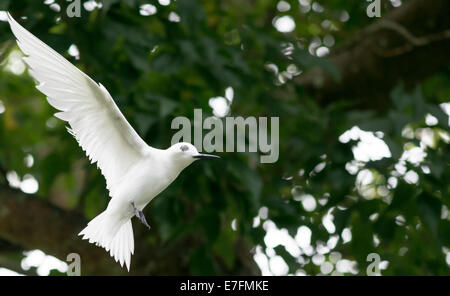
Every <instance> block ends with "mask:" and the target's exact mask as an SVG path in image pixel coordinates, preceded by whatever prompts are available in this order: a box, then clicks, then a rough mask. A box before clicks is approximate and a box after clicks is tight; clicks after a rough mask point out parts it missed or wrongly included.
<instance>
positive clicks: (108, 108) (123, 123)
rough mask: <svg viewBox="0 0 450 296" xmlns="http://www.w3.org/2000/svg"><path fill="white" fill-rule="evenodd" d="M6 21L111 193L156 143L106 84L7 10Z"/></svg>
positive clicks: (43, 89)
mask: <svg viewBox="0 0 450 296" xmlns="http://www.w3.org/2000/svg"><path fill="white" fill-rule="evenodd" d="M8 21H9V24H10V26H11V30H12V31H13V33H14V35H15V36H16V38H17V43H18V45H19V47H20V49H21V50H22V51H23V53H24V54H25V55H27V57H24V60H25V62H26V63H27V64H28V65H29V67H30V69H29V73H30V74H31V76H33V77H34V78H35V79H36V80H37V81H38V82H39V85H37V86H36V87H37V89H38V90H39V91H41V92H42V93H43V94H45V95H46V96H47V100H48V102H49V103H50V104H51V105H52V106H53V107H55V108H56V109H58V110H60V111H61V112H59V113H56V114H55V116H56V117H58V118H60V119H62V120H65V121H67V122H68V123H69V125H70V127H71V129H69V132H71V134H72V135H73V136H74V137H75V139H76V140H77V141H78V143H79V145H80V146H81V148H82V149H83V150H84V151H85V152H86V154H87V156H88V157H89V159H90V160H91V162H92V163H95V162H97V166H98V167H99V168H100V170H101V172H102V174H103V175H104V176H105V179H106V184H107V187H108V189H109V190H110V193H111V195H112V196H113V194H112V193H113V190H114V186H115V185H116V184H118V183H119V182H120V178H121V177H122V176H123V175H124V173H125V172H127V170H128V169H129V168H130V167H131V166H133V165H134V164H135V163H136V162H137V161H138V160H139V159H140V158H141V157H142V156H144V155H148V154H149V153H151V151H152V150H154V149H153V148H151V147H150V146H148V145H147V144H146V143H145V142H144V141H143V140H142V139H141V138H140V137H139V135H138V134H137V133H136V131H135V130H134V129H133V128H132V127H131V125H130V124H129V123H128V122H127V120H126V119H125V117H124V116H123V115H122V113H121V112H120V110H119V108H118V107H117V105H116V104H115V102H114V100H113V99H112V97H111V95H110V94H109V93H108V91H107V90H106V88H105V87H103V85H101V84H97V83H95V82H94V81H93V80H92V79H91V78H90V77H89V76H87V75H86V74H85V73H83V72H82V71H81V70H79V69H78V68H77V67H75V66H74V65H72V64H71V63H70V62H69V61H67V60H66V59H65V58H64V57H62V56H61V55H60V54H58V53H57V52H56V51H54V50H53V49H52V48H50V47H49V46H48V45H46V44H45V43H44V42H42V41H41V40H39V39H38V38H37V37H35V36H34V35H33V34H31V33H30V32H28V31H27V30H26V29H25V28H23V27H22V26H21V25H20V24H19V23H17V22H16V21H15V20H14V19H13V18H12V16H11V15H10V14H9V13H8Z"/></svg>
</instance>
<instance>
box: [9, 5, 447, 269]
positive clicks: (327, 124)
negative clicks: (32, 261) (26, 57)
mask: <svg viewBox="0 0 450 296" xmlns="http://www.w3.org/2000/svg"><path fill="white" fill-rule="evenodd" d="M50 2H51V1H50ZM57 3H59V5H62V8H61V11H55V6H53V9H52V6H50V5H48V4H45V3H44V2H43V1H25V0H15V1H2V3H1V4H0V9H2V10H9V11H10V12H11V13H12V14H13V15H14V16H15V17H16V18H17V17H20V16H27V20H26V21H21V22H22V23H23V24H24V25H25V26H26V27H27V29H29V30H30V31H31V32H33V33H34V34H35V35H36V36H38V37H39V38H41V39H42V40H43V41H44V42H46V43H47V44H49V45H50V46H51V47H53V48H54V49H55V50H57V51H58V52H60V53H62V54H64V55H65V57H66V58H68V59H69V60H70V61H71V62H73V63H74V64H75V65H76V66H78V67H79V68H80V69H82V70H83V71H85V72H86V73H87V74H88V75H90V76H91V77H92V78H93V79H94V80H96V81H99V82H101V83H102V84H103V85H105V87H106V88H107V89H108V90H109V91H110V93H111V95H112V96H113V97H114V99H115V100H116V102H117V104H118V106H119V108H120V109H121V110H122V112H123V113H124V115H125V117H126V118H127V119H128V120H129V121H130V123H131V124H132V126H133V127H135V128H136V130H137V132H138V133H139V134H140V135H141V136H142V137H143V138H144V139H145V140H146V141H147V142H148V143H149V144H150V145H152V146H155V147H158V148H166V147H167V146H168V145H169V143H170V140H171V136H172V135H173V133H174V132H175V131H170V132H168V127H169V126H170V123H171V120H172V119H173V118H174V117H176V116H188V117H190V118H193V109H194V108H202V109H203V113H204V116H208V115H212V111H213V110H212V109H211V107H210V106H209V100H210V98H212V97H217V96H224V94H225V89H227V88H229V87H231V88H232V89H233V91H234V97H233V101H232V103H231V104H230V116H244V117H247V116H256V117H259V116H269V117H272V116H276V117H279V118H280V140H279V142H280V158H279V160H278V162H276V163H274V164H260V163H259V156H258V155H257V154H256V153H223V154H222V158H223V161H217V162H216V161H214V162H203V163H196V164H195V165H193V166H191V167H189V168H188V170H187V171H186V173H184V174H181V175H180V177H179V178H178V179H177V180H176V181H175V182H174V184H172V185H171V186H170V187H169V188H168V189H167V190H165V191H164V192H163V193H162V194H160V196H158V197H157V198H156V199H155V200H154V201H152V203H151V205H150V206H149V207H148V208H147V209H146V214H147V216H148V217H149V218H150V220H151V222H150V224H151V225H152V226H153V230H152V231H151V232H149V233H147V234H145V236H146V240H145V241H146V243H147V244H149V245H153V246H158V247H159V248H161V249H162V250H164V249H169V248H170V247H171V246H172V245H174V244H176V243H177V242H180V241H183V242H184V241H188V242H192V244H189V245H186V246H185V249H186V250H185V254H184V256H185V260H183V261H182V262H180V263H179V264H180V269H181V270H186V271H187V272H189V273H190V274H195V275H198V274H212V275H214V274H224V273H227V274H240V273H241V272H240V270H241V268H242V264H241V263H240V260H242V259H240V256H242V252H244V253H245V256H247V257H248V258H249V260H250V261H251V260H252V256H253V254H254V252H256V253H257V256H256V257H258V258H260V259H261V258H270V261H272V259H273V258H274V257H275V256H281V257H282V258H283V259H284V261H285V262H286V263H287V266H288V272H289V273H291V274H295V273H307V274H319V273H328V272H324V270H323V268H322V269H321V266H322V265H323V262H331V263H333V266H334V268H335V270H336V271H335V272H336V273H337V274H341V273H342V274H348V273H352V272H353V273H357V274H365V270H366V267H367V266H368V264H369V263H370V262H368V261H367V255H368V254H369V253H378V254H379V255H380V257H381V258H382V260H386V261H388V262H389V264H388V265H387V267H386V268H385V269H383V270H382V274H385V275H406V274H407V275H420V274H429V275H436V274H447V275H448V274H449V259H448V258H449V257H450V255H448V251H449V249H450V236H449V233H450V215H449V214H448V209H449V207H450V196H449V191H450V186H449V184H450V182H449V180H450V169H449V163H450V156H449V155H450V154H449V151H448V150H449V146H448V143H449V132H450V131H449V119H448V114H446V113H445V112H444V111H443V109H442V108H441V106H440V104H443V103H446V102H447V101H448V100H449V95H450V88H449V86H450V78H449V76H448V70H449V69H448V67H447V68H446V70H445V69H444V71H443V72H442V73H436V74H435V75H433V76H431V77H430V78H429V79H428V80H426V81H424V82H423V83H422V84H421V85H418V86H417V87H416V88H413V89H410V88H408V89H405V88H404V87H403V86H401V85H399V86H398V87H397V88H396V89H395V90H393V91H392V93H391V102H392V103H391V104H390V105H389V106H388V108H387V109H385V110H383V111H378V110H354V108H353V107H352V98H350V97H348V98H344V99H340V100H332V103H330V104H327V105H320V103H318V102H317V101H316V99H315V97H314V96H312V95H310V94H307V93H305V92H304V91H303V89H302V88H300V87H298V86H296V85H295V84H294V83H293V81H292V78H293V77H295V76H297V75H302V74H301V73H302V72H304V71H306V70H308V69H309V68H311V67H315V66H318V67H322V68H324V69H325V70H326V71H327V72H329V73H330V74H331V75H332V76H333V77H334V78H335V79H336V80H337V81H338V80H339V72H337V69H336V68H335V67H334V65H333V64H332V63H330V62H329V61H328V60H327V59H326V58H324V57H317V56H316V54H315V53H316V51H315V50H314V48H313V49H311V44H312V43H314V42H316V41H317V38H319V41H320V40H322V41H324V40H333V42H331V41H330V43H329V44H328V45H327V46H325V45H323V44H322V45H321V46H325V47H329V48H330V47H338V48H339V47H340V46H343V44H344V41H345V39H346V38H348V37H349V36H351V35H352V34H353V33H354V32H355V31H356V30H357V29H360V28H362V27H364V26H365V25H367V24H368V23H369V22H370V19H368V18H367V17H366V15H365V2H364V1H351V3H349V1H341V0H334V1H327V2H326V3H325V2H324V3H320V4H319V3H318V2H315V4H312V6H311V3H310V1H286V2H285V3H289V5H290V9H289V10H288V11H286V12H280V11H278V10H277V8H276V7H277V3H278V2H277V1H268V0H257V1H235V0H227V1H200V0H178V1H171V2H170V4H169V5H161V4H159V3H158V2H156V1H152V5H154V7H155V8H156V9H157V11H156V13H155V14H152V15H145V14H146V13H145V12H142V10H143V6H142V5H145V4H148V3H147V1H138V0H127V1H114V0H108V1H106V0H105V1H103V7H102V8H96V9H93V10H91V11H87V10H86V9H82V15H81V17H80V18H68V17H66V15H65V14H64V11H65V8H64V7H65V6H66V5H67V3H65V1H57ZM302 3H303V4H302ZM305 3H306V4H305ZM356 3H357V4H356ZM314 5H320V9H319V8H317V7H316V9H312V8H314ZM308 7H309V9H307V8H308ZM384 9H385V10H389V9H392V8H391V7H386V8H384ZM56 10H57V9H56ZM344 12H345V13H344ZM174 13H175V14H176V16H178V17H179V22H178V21H174ZM346 14H347V15H350V19H349V20H348V21H347V20H345V19H346V18H345V17H343V15H344V16H345V15H346ZM283 15H289V16H292V17H293V19H295V22H296V26H295V30H294V31H292V32H290V33H286V34H284V33H280V32H279V31H277V29H276V27H275V26H274V25H273V19H274V18H276V17H280V16H283ZM343 19H344V20H345V21H343ZM175 20H177V18H176V17H175ZM12 38H13V36H12V33H11V32H10V31H9V27H8V26H7V23H6V22H0V42H1V43H0V49H1V50H0V55H1V59H2V60H1V66H0V67H1V69H0V110H1V109H2V108H1V107H2V106H4V110H3V112H2V111H0V139H1V144H0V167H1V168H4V169H5V170H7V171H8V172H9V174H8V176H9V178H8V179H9V182H7V181H6V180H2V179H0V181H2V182H3V183H4V184H7V183H9V185H11V186H20V182H19V183H18V182H16V183H15V184H14V182H13V181H12V180H14V177H13V176H12V173H11V172H13V171H14V172H16V174H17V175H18V176H19V178H20V179H21V180H22V181H24V180H25V179H26V178H31V176H32V178H35V179H36V180H37V181H38V184H39V190H38V192H37V196H38V197H39V198H42V199H48V200H50V201H52V202H53V203H54V204H56V205H58V206H60V207H63V208H65V209H67V210H72V211H80V212H82V213H84V215H85V216H86V217H87V218H92V217H94V216H95V215H97V214H98V213H99V212H100V211H102V210H103V209H104V208H105V206H106V204H107V202H108V200H109V197H108V193H107V192H106V189H105V182H104V180H103V178H102V176H101V175H100V173H99V171H98V170H97V169H96V167H95V166H93V165H90V164H89V163H88V160H87V159H86V157H85V155H84V154H83V151H82V150H81V149H80V148H79V147H78V146H77V145H76V142H75V140H74V139H73V138H72V137H71V136H70V135H69V134H68V133H67V132H66V130H65V127H64V125H63V123H62V122H60V121H57V120H56V119H54V118H53V117H52V114H53V113H54V112H55V110H53V109H52V108H51V107H50V106H49V105H48V104H47V103H46V101H45V99H44V98H43V96H42V95H41V94H40V93H39V92H38V91H37V90H36V89H35V88H34V82H33V80H32V78H30V76H29V75H28V74H27V73H26V72H25V73H23V74H22V73H20V71H18V70H17V69H16V70H14V71H18V72H16V73H15V72H14V71H13V70H11V69H12V68H13V67H14V66H13V65H12V64H13V63H16V67H17V63H20V62H17V58H16V59H15V58H14V57H15V55H17V54H18V51H17V47H16V46H15V45H14V43H13V40H12ZM322 41H320V42H322ZM73 45H76V48H77V49H78V51H79V58H77V57H75V56H74V55H73V52H70V53H71V54H69V48H72V49H73V47H71V46H73ZM18 67H19V68H20V65H19V66H18ZM19 70H20V69H19ZM445 71H446V72H445ZM447 104H448V103H447ZM447 106H448V105H447ZM426 118H428V120H426ZM430 118H432V119H433V120H431V122H432V123H430ZM434 119H435V120H434ZM355 126H357V127H359V128H360V129H361V130H364V131H369V132H374V133H375V135H376V136H375V137H377V138H378V139H379V140H380V141H381V140H382V141H384V142H385V143H386V144H387V146H388V147H389V151H390V156H387V157H383V158H380V157H378V158H373V157H372V158H370V157H369V158H368V159H357V157H356V153H353V152H355V149H356V148H355V147H357V146H358V145H359V144H358V143H359V142H361V140H358V138H357V137H356V138H355V136H350V139H347V140H346V139H345V137H343V134H344V133H345V132H346V131H348V130H350V129H351V128H352V127H355ZM352 151H353V152H352ZM412 153H419V154H420V155H423V157H419V160H417V159H412V157H411V156H408V155H411V154H412ZM30 155H31V157H32V159H33V163H32V164H30V160H29V159H30ZM27 159H28V160H27ZM22 184H23V182H22ZM311 202H312V204H313V205H314V207H313V209H311V207H310V203H311ZM0 206H1V205H0ZM325 221H329V222H327V223H326V222H325ZM330 223H331V224H330ZM232 225H233V228H232ZM275 225H276V226H275ZM330 225H331V226H330ZM300 226H306V227H308V228H309V229H310V230H311V238H310V245H308V244H305V245H304V244H302V243H303V241H301V240H306V239H309V238H308V237H304V236H300V235H297V234H298V229H299V227H300ZM139 227H141V226H140V225H138V224H135V228H139ZM275 227H276V228H275ZM274 229H284V230H286V231H287V233H288V234H289V235H290V236H291V237H296V235H297V238H298V241H300V244H299V245H300V246H298V245H296V247H295V248H294V249H295V250H294V251H293V250H292V249H290V248H289V246H288V244H287V243H286V242H285V241H276V242H275V243H274V242H269V243H268V240H269V238H268V237H269V236H268V232H267V231H269V232H270V231H271V230H272V231H273V230H274ZM284 230H283V231H284ZM349 233H351V235H350V237H349ZM267 244H268V245H267ZM242 245H244V246H246V248H247V249H245V248H244V251H242ZM296 248H298V251H296V250H297V249H296ZM250 251H251V252H250ZM446 254H447V255H446ZM446 256H447V262H446ZM256 257H255V258H256ZM320 258H322V259H320ZM17 260H18V261H20V260H21V257H20V258H17ZM261 260H262V261H261V262H263V261H264V260H263V259H261ZM343 262H350V263H349V264H350V265H351V266H352V268H349V269H342V268H341V269H340V268H338V267H339V264H343ZM352 262H354V263H352ZM352 264H354V265H352ZM270 267H273V266H272V265H270ZM176 268H178V267H174V269H176ZM272 272H274V273H275V274H277V271H276V270H272Z"/></svg>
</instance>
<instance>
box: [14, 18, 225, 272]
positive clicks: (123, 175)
mask: <svg viewBox="0 0 450 296" xmlns="http://www.w3.org/2000/svg"><path fill="white" fill-rule="evenodd" d="M8 22H9V25H10V26H11V30H12V32H13V33H14V35H15V36H16V38H17V44H18V45H19V47H20V49H21V50H22V52H23V53H24V54H25V55H26V57H24V58H23V59H24V61H25V62H26V63H27V64H28V66H29V73H30V74H31V76H33V77H34V78H35V79H36V80H37V81H38V82H39V85H37V86H36V88H37V89H38V90H39V91H40V92H42V93H43V94H45V95H46V96H47V100H48V102H49V103H50V105H52V106H53V107H55V108H56V109H58V110H60V111H61V112H59V113H56V114H55V116H56V117H57V118H59V119H61V120H64V121H67V122H68V123H69V125H70V128H68V131H69V132H70V133H71V134H72V135H73V136H74V137H75V139H76V140H77V141H78V143H79V145H80V146H81V148H82V149H83V150H84V151H85V152H86V154H87V156H88V157H89V159H90V160H91V163H95V162H97V166H98V167H99V168H100V171H101V172H102V174H103V176H104V177H105V179H106V187H107V189H108V190H109V195H110V197H111V200H110V202H109V204H108V207H107V208H106V210H105V211H103V212H102V213H101V214H99V215H98V216H97V217H95V218H94V219H93V220H92V221H90V222H89V223H88V225H87V227H86V228H85V229H83V230H82V231H81V232H80V233H79V235H83V239H88V240H89V242H90V243H95V244H96V245H98V246H101V247H103V248H105V249H106V251H109V252H110V255H111V256H112V257H114V259H115V260H116V261H117V262H120V265H121V266H122V267H123V264H125V265H126V267H127V269H128V271H129V270H130V264H131V255H132V254H133V253H134V238H133V229H132V226H131V218H132V217H133V216H137V217H138V218H139V219H140V220H141V222H142V223H143V224H144V225H146V226H147V227H149V228H150V226H149V225H148V223H147V221H146V220H145V216H144V214H143V213H142V210H143V209H144V208H145V206H146V205H147V204H148V203H149V202H150V201H151V200H152V199H153V198H154V197H155V196H157V195H158V194H159V193H160V192H161V191H163V190H164V189H165V188H166V187H167V186H169V184H170V183H172V182H173V181H174V180H175V179H176V178H177V176H178V175H179V174H180V172H181V171H182V170H183V169H184V168H186V167H187V166H189V165H190V164H191V163H193V162H194V161H195V160H197V159H199V158H209V157H218V156H215V155H209V154H200V153H199V152H198V151H197V149H196V148H195V147H194V146H193V145H191V144H189V143H177V144H175V145H173V146H171V147H170V148H168V149H166V150H161V149H156V148H153V147H150V146H149V145H147V144H146V143H145V142H144V141H143V140H142V139H141V138H140V137H139V135H138V134H137V133H136V131H135V130H134V129H133V128H132V127H131V125H130V124H129V123H128V122H127V120H126V119H125V117H124V116H123V115H122V113H121V112H120V110H119V108H118V107H117V105H116V104H115V102H114V100H113V99H112V97H111V95H110V94H109V92H108V91H107V90H106V88H105V87H103V85H101V84H97V83H96V82H94V81H93V80H92V79H91V78H90V77H89V76H87V75H86V74H85V73H83V72H82V71H81V70H79V69H78V68H77V67H75V66H74V65H72V64H71V63H70V62H69V61H67V60H66V59H65V58H64V57H62V56H61V55H60V54H58V53H57V52H56V51H54V50H53V49H52V48H50V47H49V46H48V45H46V44H45V43H44V42H42V41H41V40H39V39H38V38H37V37H35V36H34V35H33V34H31V33H30V32H29V31H27V30H26V29H25V28H23V27H22V26H21V25H20V24H19V23H17V22H16V21H15V20H14V19H13V18H12V16H11V15H10V14H9V13H8Z"/></svg>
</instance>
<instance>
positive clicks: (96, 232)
mask: <svg viewBox="0 0 450 296" xmlns="http://www.w3.org/2000/svg"><path fill="white" fill-rule="evenodd" d="M114 220H115V219H112V218H111V217H110V215H108V212H107V211H104V212H103V213H101V214H100V215H98V216H97V217H95V218H94V219H93V220H92V221H91V222H89V223H88V226H87V227H86V228H85V229H83V230H82V231H81V232H80V233H79V234H78V235H82V236H83V239H88V240H89V242H90V243H95V244H96V245H97V246H101V247H102V248H105V249H106V251H109V253H110V255H111V257H114V259H115V260H116V261H117V262H120V265H121V266H123V264H124V263H125V265H126V266H127V269H128V271H130V264H131V255H132V254H133V253H134V237H133V228H132V226H131V219H129V220H128V221H126V222H125V223H124V222H123V221H120V220H119V221H114Z"/></svg>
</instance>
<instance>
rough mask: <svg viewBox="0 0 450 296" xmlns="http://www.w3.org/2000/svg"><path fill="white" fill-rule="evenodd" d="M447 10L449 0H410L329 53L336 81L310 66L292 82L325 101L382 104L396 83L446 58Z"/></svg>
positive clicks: (449, 45)
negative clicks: (348, 100) (333, 65)
mask: <svg viewBox="0 0 450 296" xmlns="http://www.w3.org/2000/svg"><path fill="white" fill-rule="evenodd" d="M449 12H450V1H448V0H410V1H408V2H406V3H404V4H403V5H402V6H401V7H399V8H397V9H394V10H393V11H392V12H391V13H390V14H388V15H386V16H385V17H383V18H381V19H380V20H378V21H377V22H375V23H374V24H373V25H371V26H369V27H367V28H365V29H363V30H361V31H359V32H358V33H357V34H356V37H355V38H354V40H352V41H351V42H350V43H349V44H348V45H347V46H345V48H341V49H339V50H336V51H335V52H334V53H332V54H331V55H330V60H331V62H333V63H334V64H335V65H336V66H337V68H338V70H339V72H340V74H341V79H340V81H335V80H334V79H333V78H332V77H331V76H330V75H329V74H327V73H326V72H325V71H324V70H322V69H311V70H310V71H308V72H306V73H305V74H304V75H300V76H298V77H297V78H296V80H295V82H296V83H297V84H298V85H301V86H303V87H305V89H307V90H308V91H309V92H310V93H313V94H314V95H315V96H317V98H318V99H319V100H320V101H321V102H322V103H324V104H327V103H329V102H331V101H333V100H336V99H337V98H340V97H351V98H353V99H354V102H355V103H356V104H357V105H359V106H363V107H370V108H378V109H379V108H384V107H385V106H386V104H388V103H389V96H388V95H387V94H388V93H389V92H390V90H391V89H392V88H393V87H395V86H396V85H397V84H398V83H400V82H403V83H404V84H405V85H406V86H412V85H415V84H416V83H418V82H420V81H422V80H423V79H425V78H427V77H428V76H429V75H431V74H432V73H435V72H436V71H438V70H439V69H440V68H441V67H442V66H445V65H449V64H450V55H449V54H448V53H449V52H450V18H449V17H448V15H449Z"/></svg>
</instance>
